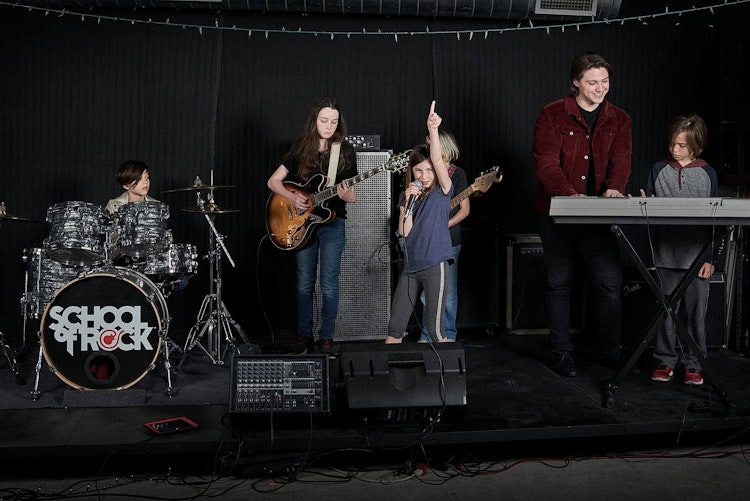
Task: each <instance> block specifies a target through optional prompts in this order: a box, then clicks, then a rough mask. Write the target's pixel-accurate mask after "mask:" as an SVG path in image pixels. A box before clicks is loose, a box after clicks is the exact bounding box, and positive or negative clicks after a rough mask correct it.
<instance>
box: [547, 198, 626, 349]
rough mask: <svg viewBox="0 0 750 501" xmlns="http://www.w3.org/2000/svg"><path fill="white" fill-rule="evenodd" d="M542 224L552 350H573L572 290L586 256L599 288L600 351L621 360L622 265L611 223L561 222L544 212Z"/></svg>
mask: <svg viewBox="0 0 750 501" xmlns="http://www.w3.org/2000/svg"><path fill="white" fill-rule="evenodd" d="M538 222H539V236H540V237H541V239H542V244H543V247H544V262H545V265H546V271H547V287H546V291H545V304H546V307H547V319H548V321H549V330H550V343H551V344H552V351H554V352H555V353H564V352H570V351H572V350H573V343H572V342H571V339H570V291H571V288H572V285H573V279H574V276H575V270H576V258H577V257H578V255H579V254H580V256H581V257H582V258H583V264H584V266H585V268H586V271H587V272H588V275H589V279H590V283H591V285H592V286H593V289H594V295H595V299H596V304H595V308H596V321H597V328H598V331H597V333H598V336H599V349H600V351H601V353H602V354H603V355H605V356H608V357H610V356H611V357H616V356H619V354H620V320H621V319H620V317H621V312H622V267H621V264H620V249H619V247H618V244H617V237H616V236H615V234H614V233H612V231H611V230H610V227H609V226H608V225H571V224H555V223H554V222H553V221H552V218H550V217H549V216H548V215H547V214H541V213H540V214H539V219H538Z"/></svg>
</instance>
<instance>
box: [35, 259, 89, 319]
mask: <svg viewBox="0 0 750 501" xmlns="http://www.w3.org/2000/svg"><path fill="white" fill-rule="evenodd" d="M23 261H24V263H26V266H27V271H26V288H25V291H24V295H23V297H22V298H21V309H22V313H24V314H25V315H28V316H29V317H32V318H39V317H41V316H42V314H43V313H44V309H45V308H46V307H47V304H48V303H49V302H50V301H51V300H52V297H53V296H54V295H55V292H57V291H58V290H59V289H60V288H62V286H63V285H65V284H67V283H68V282H70V281H71V280H73V279H74V278H76V277H77V276H78V275H81V274H82V273H85V272H86V271H88V270H89V267H88V266H63V265H62V264H60V263H58V262H57V261H55V260H53V259H50V258H49V256H47V254H46V253H45V252H44V249H40V248H35V249H24V250H23Z"/></svg>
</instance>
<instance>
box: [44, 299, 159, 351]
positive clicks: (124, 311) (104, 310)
mask: <svg viewBox="0 0 750 501" xmlns="http://www.w3.org/2000/svg"><path fill="white" fill-rule="evenodd" d="M50 317H51V318H52V323H51V324H50V325H49V329H51V330H52V331H53V332H54V338H55V341H57V342H59V343H65V345H66V346H65V349H66V350H67V352H68V353H70V354H71V355H73V354H74V353H75V352H76V351H81V352H84V351H98V350H104V351H114V350H118V349H119V350H122V351H140V350H151V351H153V347H152V346H151V343H150V342H149V340H148V338H149V335H150V334H151V332H152V331H153V329H154V328H153V327H152V326H150V325H148V323H146V322H142V321H141V307H140V306H121V307H119V308H118V307H115V306H94V307H91V308H90V309H89V307H88V306H67V307H65V308H63V307H62V306H53V307H52V308H51V309H50ZM76 346H78V350H76Z"/></svg>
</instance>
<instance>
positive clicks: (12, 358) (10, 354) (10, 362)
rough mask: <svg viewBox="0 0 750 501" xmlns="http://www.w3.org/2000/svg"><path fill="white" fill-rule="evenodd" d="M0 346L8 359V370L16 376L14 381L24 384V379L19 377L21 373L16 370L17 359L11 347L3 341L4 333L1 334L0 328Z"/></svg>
mask: <svg viewBox="0 0 750 501" xmlns="http://www.w3.org/2000/svg"><path fill="white" fill-rule="evenodd" d="M0 347H1V348H2V350H3V355H5V359H6V360H7V361H8V366H9V367H10V370H11V371H12V372H13V374H15V376H16V383H17V384H19V385H20V384H25V383H26V381H25V380H24V379H23V378H22V377H21V374H20V373H19V371H18V361H16V354H15V353H14V352H13V348H11V347H10V346H9V345H8V343H6V342H5V334H3V331H2V330H0Z"/></svg>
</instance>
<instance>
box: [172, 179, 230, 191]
mask: <svg viewBox="0 0 750 501" xmlns="http://www.w3.org/2000/svg"><path fill="white" fill-rule="evenodd" d="M223 188H234V185H231V184H203V183H202V182H198V183H195V184H194V185H193V186H186V187H184V188H174V189H172V190H165V191H162V193H176V192H178V191H206V190H219V189H223Z"/></svg>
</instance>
